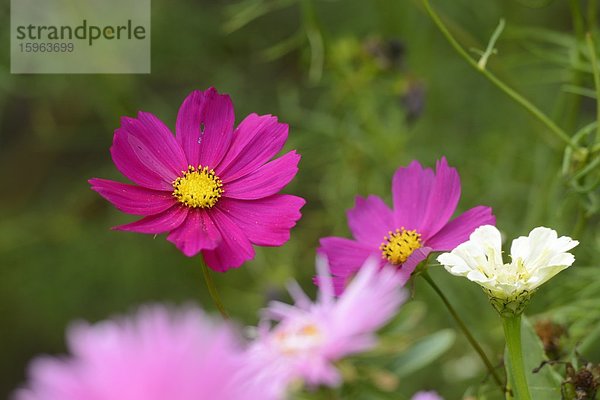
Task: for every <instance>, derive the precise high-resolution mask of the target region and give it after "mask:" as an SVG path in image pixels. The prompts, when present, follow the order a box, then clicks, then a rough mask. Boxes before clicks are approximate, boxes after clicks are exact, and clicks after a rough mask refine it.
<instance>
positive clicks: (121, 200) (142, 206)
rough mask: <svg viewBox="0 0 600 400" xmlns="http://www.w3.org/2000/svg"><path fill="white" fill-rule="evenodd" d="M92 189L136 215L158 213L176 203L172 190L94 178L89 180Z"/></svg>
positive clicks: (123, 209)
mask: <svg viewBox="0 0 600 400" xmlns="http://www.w3.org/2000/svg"><path fill="white" fill-rule="evenodd" d="M88 182H89V183H90V185H92V190H94V191H96V192H98V193H99V194H100V195H101V196H102V197H104V198H105V199H106V200H108V201H110V202H111V203H112V204H113V205H114V206H115V207H117V209H119V210H121V211H123V212H125V213H128V214H135V215H153V214H158V213H161V212H163V211H165V210H166V209H168V208H170V207H171V206H173V204H175V202H176V201H175V199H174V198H173V196H172V195H171V193H170V192H163V191H156V190H151V189H146V188H143V187H140V186H134V185H127V184H124V183H119V182H114V181H109V180H106V179H99V178H94V179H90V180H89V181H88Z"/></svg>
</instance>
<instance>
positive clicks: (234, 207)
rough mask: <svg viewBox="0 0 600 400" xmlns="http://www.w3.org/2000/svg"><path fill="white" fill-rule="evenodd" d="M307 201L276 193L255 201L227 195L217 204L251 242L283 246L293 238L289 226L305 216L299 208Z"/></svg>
mask: <svg viewBox="0 0 600 400" xmlns="http://www.w3.org/2000/svg"><path fill="white" fill-rule="evenodd" d="M305 203H306V202H305V201H304V199H302V198H300V197H296V196H290V195H273V196H270V197H266V198H263V199H259V200H253V201H244V200H235V199H227V198H224V199H222V200H221V201H220V202H219V205H218V207H219V209H220V210H222V211H223V212H224V213H225V214H227V216H228V217H229V218H231V220H232V221H233V222H235V224H236V225H237V226H239V227H240V229H241V230H242V231H243V232H244V234H245V235H246V236H247V237H248V239H249V240H250V241H251V242H252V243H254V244H256V245H259V246H281V245H282V244H284V243H285V242H287V241H288V240H289V239H290V229H292V227H294V225H296V221H298V220H299V219H300V217H301V216H302V214H300V208H302V206H303V205H304V204H305Z"/></svg>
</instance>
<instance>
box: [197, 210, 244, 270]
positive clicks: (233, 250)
mask: <svg viewBox="0 0 600 400" xmlns="http://www.w3.org/2000/svg"><path fill="white" fill-rule="evenodd" d="M211 211H212V212H211V213H210V217H211V218H212V220H213V221H214V224H215V226H216V227H217V229H218V230H219V232H220V233H221V237H222V241H221V242H220V243H219V246H218V247H217V248H215V249H214V250H203V251H202V254H203V255H204V260H205V261H206V264H207V265H208V266H209V267H211V268H212V269H214V270H215V271H219V272H225V271H227V270H229V269H231V268H237V267H239V266H240V265H242V263H244V261H246V260H250V259H252V258H254V248H253V247H252V244H251V243H250V240H248V237H247V236H246V235H245V234H244V232H242V230H241V229H240V228H239V227H238V226H237V225H236V224H235V223H234V222H233V221H231V219H230V218H229V217H228V216H227V215H226V214H225V213H224V212H223V211H221V210H220V209H219V208H216V207H215V208H213V209H212V210H211Z"/></svg>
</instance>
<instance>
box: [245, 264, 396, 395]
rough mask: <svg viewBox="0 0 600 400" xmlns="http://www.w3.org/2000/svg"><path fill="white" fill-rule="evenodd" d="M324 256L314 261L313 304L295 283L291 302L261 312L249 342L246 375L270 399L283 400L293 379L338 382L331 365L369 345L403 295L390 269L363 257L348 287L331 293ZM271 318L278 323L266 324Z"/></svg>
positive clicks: (333, 383) (394, 274) (291, 289)
mask: <svg viewBox="0 0 600 400" xmlns="http://www.w3.org/2000/svg"><path fill="white" fill-rule="evenodd" d="M327 269H328V267H327V265H326V262H325V261H324V260H320V261H319V262H318V272H319V276H320V282H321V284H320V285H319V295H318V296H319V297H318V299H317V301H316V302H314V303H313V302H312V301H311V300H310V299H309V298H308V297H307V296H306V294H304V292H303V291H302V290H301V289H300V288H299V287H298V285H297V284H294V285H293V286H292V287H291V288H290V293H291V295H292V297H293V298H294V300H295V305H288V304H284V303H280V302H273V303H272V304H271V305H270V306H269V308H268V309H266V310H265V312H264V319H263V321H262V324H261V326H260V327H259V330H258V334H259V336H258V338H257V339H256V340H255V341H254V343H253V344H252V345H251V346H250V348H249V350H248V355H247V370H246V373H247V374H249V375H250V376H252V377H253V380H254V383H255V384H256V385H258V386H260V387H263V388H264V390H265V391H266V392H267V393H268V394H269V395H270V396H273V397H276V398H285V392H286V390H287V389H288V387H289V385H290V384H291V383H292V382H296V381H300V382H304V383H306V384H307V385H309V386H317V385H328V386H337V385H339V384H340V383H341V376H340V373H339V372H338V370H337V369H336V367H335V365H334V363H335V362H336V361H337V360H340V359H342V358H343V357H346V356H348V355H351V354H355V353H359V352H363V351H366V350H369V349H371V348H372V347H374V346H375V344H376V337H375V331H376V330H377V329H378V328H380V327H382V326H383V325H384V324H386V323H387V322H388V321H389V320H390V319H391V318H392V317H393V316H394V315H396V313H397V311H398V308H399V307H400V305H401V304H402V303H403V302H404V300H405V299H406V293H405V292H404V290H403V289H402V288H401V287H400V285H399V279H400V278H399V276H398V274H396V271H395V269H392V268H383V269H381V268H380V267H379V264H378V263H377V262H376V261H375V260H368V261H367V263H366V264H365V266H364V267H363V268H362V270H361V271H360V272H359V273H358V275H357V276H356V278H355V279H354V280H353V281H352V283H351V284H350V285H349V286H348V289H347V290H346V291H345V292H344V294H343V295H342V296H340V297H339V298H335V297H334V291H333V285H332V282H331V277H330V276H329V273H328V271H327ZM271 321H276V322H278V323H277V324H276V326H274V327H272V326H271Z"/></svg>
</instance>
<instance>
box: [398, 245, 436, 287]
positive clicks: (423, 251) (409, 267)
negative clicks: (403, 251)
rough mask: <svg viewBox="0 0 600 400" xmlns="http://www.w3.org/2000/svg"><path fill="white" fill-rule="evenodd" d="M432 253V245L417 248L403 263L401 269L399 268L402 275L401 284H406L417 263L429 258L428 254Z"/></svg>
mask: <svg viewBox="0 0 600 400" xmlns="http://www.w3.org/2000/svg"><path fill="white" fill-rule="evenodd" d="M429 253H431V248H430V247H421V248H419V249H416V250H415V251H414V252H413V253H412V254H411V255H410V256H409V257H408V259H407V260H406V261H405V262H404V264H402V266H401V267H400V269H399V270H398V275H399V276H400V277H401V280H400V284H401V285H402V286H404V285H405V284H406V282H408V280H409V279H410V276H411V274H412V273H413V271H414V270H415V268H417V265H419V263H420V262H421V261H423V260H424V259H426V258H427V256H428V255H429Z"/></svg>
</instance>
